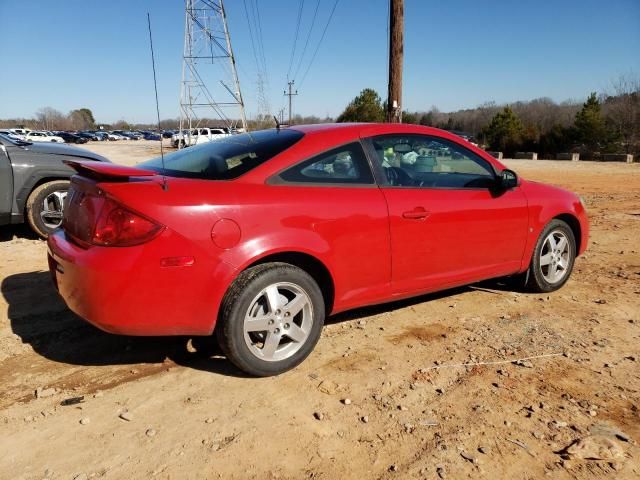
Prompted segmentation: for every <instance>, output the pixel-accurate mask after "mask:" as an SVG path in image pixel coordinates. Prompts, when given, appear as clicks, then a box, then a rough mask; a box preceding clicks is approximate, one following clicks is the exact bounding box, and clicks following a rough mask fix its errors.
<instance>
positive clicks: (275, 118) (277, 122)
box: [273, 115, 280, 130]
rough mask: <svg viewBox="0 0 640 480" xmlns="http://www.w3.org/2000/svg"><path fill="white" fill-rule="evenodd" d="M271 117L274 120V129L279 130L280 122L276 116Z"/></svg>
mask: <svg viewBox="0 0 640 480" xmlns="http://www.w3.org/2000/svg"><path fill="white" fill-rule="evenodd" d="M273 119H274V120H275V121H276V130H280V122H279V121H278V117H276V116H275V115H274V116H273Z"/></svg>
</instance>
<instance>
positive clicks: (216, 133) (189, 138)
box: [171, 128, 231, 148]
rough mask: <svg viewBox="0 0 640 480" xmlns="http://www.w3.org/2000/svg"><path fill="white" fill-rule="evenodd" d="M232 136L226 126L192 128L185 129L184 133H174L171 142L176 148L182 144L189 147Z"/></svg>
mask: <svg viewBox="0 0 640 480" xmlns="http://www.w3.org/2000/svg"><path fill="white" fill-rule="evenodd" d="M230 136H231V133H229V130H228V129H224V128H192V129H191V130H183V131H182V133H176V134H175V135H173V136H172V137H171V143H172V145H173V146H174V147H176V148H177V147H178V146H179V145H180V144H182V145H183V146H187V147H189V146H192V145H200V144H202V143H207V142H213V141H216V140H220V139H222V138H226V137H230Z"/></svg>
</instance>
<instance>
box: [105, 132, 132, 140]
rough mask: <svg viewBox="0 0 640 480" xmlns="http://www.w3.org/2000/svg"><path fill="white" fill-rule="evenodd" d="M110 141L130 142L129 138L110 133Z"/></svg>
mask: <svg viewBox="0 0 640 480" xmlns="http://www.w3.org/2000/svg"><path fill="white" fill-rule="evenodd" d="M109 140H129V137H126V136H124V135H120V134H119V133H115V132H109Z"/></svg>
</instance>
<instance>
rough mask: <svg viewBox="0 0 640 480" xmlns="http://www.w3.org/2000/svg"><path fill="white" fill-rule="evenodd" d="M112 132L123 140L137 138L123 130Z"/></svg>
mask: <svg viewBox="0 0 640 480" xmlns="http://www.w3.org/2000/svg"><path fill="white" fill-rule="evenodd" d="M113 133H115V134H116V135H120V137H122V139H124V140H138V137H137V136H136V135H134V134H133V133H131V132H125V131H123V130H114V131H113Z"/></svg>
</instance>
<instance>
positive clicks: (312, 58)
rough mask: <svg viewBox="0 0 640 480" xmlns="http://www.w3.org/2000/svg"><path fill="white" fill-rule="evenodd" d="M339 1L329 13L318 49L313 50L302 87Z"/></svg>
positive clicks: (301, 82) (303, 77)
mask: <svg viewBox="0 0 640 480" xmlns="http://www.w3.org/2000/svg"><path fill="white" fill-rule="evenodd" d="M339 1H340V0H336V2H335V3H334V4H333V8H332V9H331V14H330V15H329V19H328V20H327V24H326V25H325V26H324V30H323V31H322V36H321V37H320V41H319V42H318V46H317V47H316V50H315V51H314V52H313V56H312V57H311V61H310V62H309V66H307V70H306V71H305V72H304V75H303V76H302V80H301V81H300V86H299V88H302V84H303V83H304V80H305V79H306V78H307V74H308V73H309V70H310V69H311V65H313V61H314V60H315V59H316V55H317V54H318V50H320V45H322V40H324V36H325V34H326V33H327V29H328V28H329V24H330V23H331V19H332V18H333V14H334V13H335V11H336V7H337V6H338V2H339Z"/></svg>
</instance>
